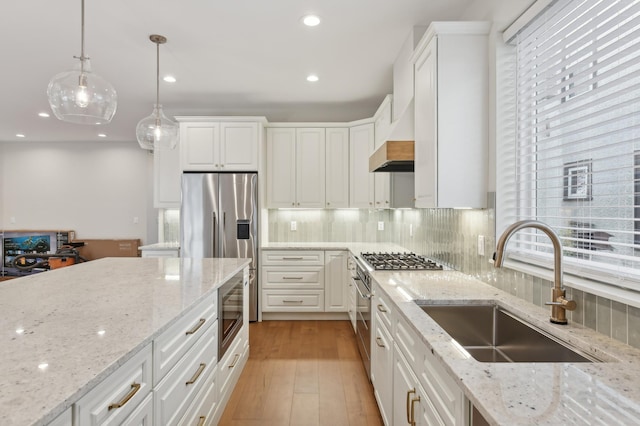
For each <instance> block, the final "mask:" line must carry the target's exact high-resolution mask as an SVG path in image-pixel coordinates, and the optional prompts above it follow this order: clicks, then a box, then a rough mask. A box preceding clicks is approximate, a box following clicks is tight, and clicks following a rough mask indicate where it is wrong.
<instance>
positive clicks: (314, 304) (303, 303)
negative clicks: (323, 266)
mask: <svg viewBox="0 0 640 426" xmlns="http://www.w3.org/2000/svg"><path fill="white" fill-rule="evenodd" d="M262 311H263V312H324V291H323V290H263V291H262Z"/></svg>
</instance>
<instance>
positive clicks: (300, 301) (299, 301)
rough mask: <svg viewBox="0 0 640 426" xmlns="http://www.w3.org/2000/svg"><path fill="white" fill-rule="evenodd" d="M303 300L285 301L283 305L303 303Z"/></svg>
mask: <svg viewBox="0 0 640 426" xmlns="http://www.w3.org/2000/svg"><path fill="white" fill-rule="evenodd" d="M302 302H303V301H302V300H283V301H282V303H302Z"/></svg>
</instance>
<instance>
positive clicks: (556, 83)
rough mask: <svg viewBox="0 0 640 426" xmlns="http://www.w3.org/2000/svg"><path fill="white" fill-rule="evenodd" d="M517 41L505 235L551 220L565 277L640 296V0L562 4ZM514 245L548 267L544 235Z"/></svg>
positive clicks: (523, 236) (521, 237)
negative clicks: (514, 227)
mask: <svg viewBox="0 0 640 426" xmlns="http://www.w3.org/2000/svg"><path fill="white" fill-rule="evenodd" d="M512 43H513V44H514V49H515V56H516V67H515V72H514V74H515V87H516V94H515V98H516V103H515V112H514V115H515V121H516V135H515V140H516V142H515V149H513V145H511V148H510V149H506V150H505V149H503V155H504V152H507V153H511V154H510V155H512V157H511V158H509V159H508V161H505V163H504V164H510V165H511V166H510V167H511V168H512V170H511V171H510V172H508V173H507V176H506V179H507V180H508V181H507V182H506V183H504V185H506V187H507V188H506V189H505V190H501V191H500V189H499V196H500V197H501V198H502V199H501V200H499V203H500V204H499V209H504V211H502V212H499V213H498V214H499V216H500V217H501V218H502V223H498V232H500V228H501V227H502V228H503V227H504V226H505V225H507V224H508V223H510V222H514V221H516V220H522V219H537V220H540V221H543V222H546V223H548V224H549V225H551V226H552V227H553V228H554V229H555V230H556V232H557V233H558V235H559V236H560V237H561V240H562V243H563V247H564V259H565V271H567V272H571V273H574V274H576V275H581V276H587V277H590V278H596V279H598V280H601V281H605V282H608V283H616V284H618V285H622V286H624V287H628V288H633V289H636V290H640V154H639V152H640V0H557V1H555V2H552V3H551V5H550V6H549V7H547V8H546V9H545V10H544V11H543V12H542V13H540V14H539V15H538V16H537V17H536V18H534V19H533V20H532V21H531V22H530V23H529V24H528V25H527V26H525V27H524V28H523V29H522V30H520V32H519V33H518V34H516V36H515V37H514V39H513V40H512ZM510 143H511V144H513V140H512V141H511V142H510ZM499 161H500V160H499ZM503 167H507V166H503ZM509 173H511V176H509ZM503 179H505V178H503ZM498 186H499V187H500V182H499V185H498ZM513 240H514V241H513V242H512V243H510V244H509V249H510V250H511V251H512V252H514V253H512V255H513V256H512V257H514V258H519V259H520V260H524V261H526V262H528V263H536V262H538V263H540V264H545V265H549V261H548V260H549V256H550V253H551V251H552V247H551V243H550V241H549V240H548V238H547V237H546V236H544V235H543V234H541V233H538V232H537V231H534V230H523V231H521V232H519V233H518V234H516V235H515V236H514V237H513Z"/></svg>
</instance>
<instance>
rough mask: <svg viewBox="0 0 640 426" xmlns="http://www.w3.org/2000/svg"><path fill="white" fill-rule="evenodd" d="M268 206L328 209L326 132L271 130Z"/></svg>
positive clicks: (269, 131)
mask: <svg viewBox="0 0 640 426" xmlns="http://www.w3.org/2000/svg"><path fill="white" fill-rule="evenodd" d="M267 206H268V207H269V208H287V207H290V208H291V207H305V208H323V207H324V206H325V129H323V128H298V129H295V128H278V127H272V128H268V129H267Z"/></svg>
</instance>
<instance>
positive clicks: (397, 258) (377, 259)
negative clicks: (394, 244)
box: [361, 253, 442, 271]
mask: <svg viewBox="0 0 640 426" xmlns="http://www.w3.org/2000/svg"><path fill="white" fill-rule="evenodd" d="M361 256H362V258H363V259H364V260H365V261H366V262H367V263H368V264H369V265H371V267H372V268H373V269H376V270H399V269H407V270H429V271H440V270H442V265H439V264H437V263H436V262H434V261H433V260H431V259H427V258H425V257H424V256H419V255H417V254H415V253H362V254H361Z"/></svg>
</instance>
